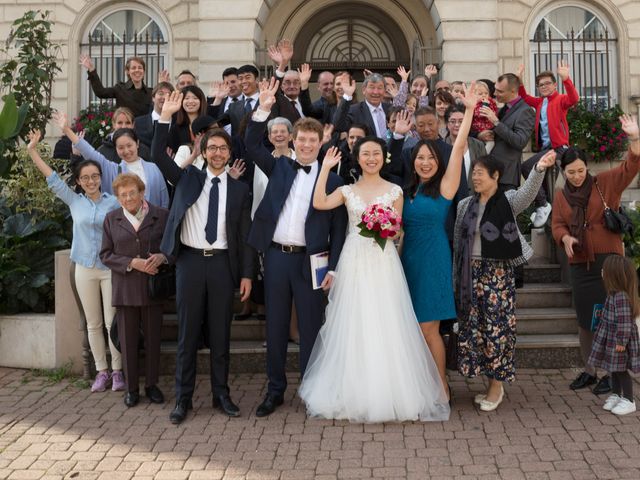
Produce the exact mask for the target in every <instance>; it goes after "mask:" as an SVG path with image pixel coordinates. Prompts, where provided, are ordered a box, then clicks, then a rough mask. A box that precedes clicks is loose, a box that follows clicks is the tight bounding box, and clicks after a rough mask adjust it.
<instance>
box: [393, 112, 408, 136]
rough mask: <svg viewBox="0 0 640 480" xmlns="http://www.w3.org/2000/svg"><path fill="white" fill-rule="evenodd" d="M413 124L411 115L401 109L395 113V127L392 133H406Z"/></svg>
mask: <svg viewBox="0 0 640 480" xmlns="http://www.w3.org/2000/svg"><path fill="white" fill-rule="evenodd" d="M412 126H413V115H412V114H411V113H410V112H408V111H406V110H403V111H401V112H398V114H397V115H396V127H395V129H394V130H393V133H397V134H398V135H406V134H407V133H408V132H409V130H411V127H412Z"/></svg>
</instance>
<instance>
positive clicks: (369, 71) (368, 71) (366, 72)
mask: <svg viewBox="0 0 640 480" xmlns="http://www.w3.org/2000/svg"><path fill="white" fill-rule="evenodd" d="M362 74H363V75H364V78H367V77H368V76H369V75H371V74H373V72H372V71H371V70H369V69H368V68H365V69H364V70H362Z"/></svg>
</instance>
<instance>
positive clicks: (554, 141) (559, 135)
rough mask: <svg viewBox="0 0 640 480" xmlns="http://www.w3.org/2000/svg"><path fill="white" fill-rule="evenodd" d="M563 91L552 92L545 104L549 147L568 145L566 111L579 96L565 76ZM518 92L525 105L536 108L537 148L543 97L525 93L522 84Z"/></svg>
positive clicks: (576, 101)
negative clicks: (549, 139) (549, 140)
mask: <svg viewBox="0 0 640 480" xmlns="http://www.w3.org/2000/svg"><path fill="white" fill-rule="evenodd" d="M562 84H563V85H564V90H565V92H567V93H566V94H565V93H562V94H561V93H558V92H557V91H556V92H554V93H553V94H552V95H550V96H549V97H547V98H549V103H548V105H547V122H548V125H549V137H550V138H551V147H552V148H558V147H561V146H562V145H569V125H568V124H567V111H568V110H569V109H570V108H571V107H573V106H574V105H575V104H576V103H578V100H580V97H579V96H578V92H577V90H576V87H574V86H573V82H572V81H571V79H570V78H567V79H566V80H565V81H564V82H562ZM518 94H519V95H520V96H521V97H522V98H523V100H524V101H525V102H527V105H530V106H531V107H533V108H535V109H536V132H535V134H536V144H538V148H542V145H539V140H538V128H539V127H540V112H541V111H542V102H543V101H544V97H532V96H531V95H529V94H528V93H527V90H526V89H525V88H524V86H523V85H520V88H519V89H518Z"/></svg>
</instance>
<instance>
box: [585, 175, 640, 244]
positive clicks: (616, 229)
mask: <svg viewBox="0 0 640 480" xmlns="http://www.w3.org/2000/svg"><path fill="white" fill-rule="evenodd" d="M594 183H595V184H596V189H597V190H598V194H599V195H600V199H601V200H602V204H603V205H604V226H605V227H607V230H610V231H612V232H613V233H620V234H625V233H628V234H629V235H633V222H632V221H631V219H630V218H629V216H628V215H627V213H626V212H625V211H624V208H622V207H620V209H619V210H618V211H617V212H616V211H615V210H612V209H611V208H610V207H609V205H607V202H605V200H604V195H602V191H601V190H600V187H599V186H598V180H596V179H594Z"/></svg>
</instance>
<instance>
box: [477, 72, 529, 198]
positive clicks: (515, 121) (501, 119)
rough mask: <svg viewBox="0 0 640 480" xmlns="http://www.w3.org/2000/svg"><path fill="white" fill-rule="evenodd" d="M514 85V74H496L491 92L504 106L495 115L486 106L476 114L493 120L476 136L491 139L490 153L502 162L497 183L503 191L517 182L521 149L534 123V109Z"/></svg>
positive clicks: (510, 188) (517, 84)
mask: <svg viewBox="0 0 640 480" xmlns="http://www.w3.org/2000/svg"><path fill="white" fill-rule="evenodd" d="M518 88H520V80H519V79H518V77H517V76H516V75H515V74H513V73H505V74H504V75H500V77H498V81H497V83H496V91H495V95H496V100H497V101H498V103H502V104H504V106H503V107H502V108H501V109H500V111H499V112H498V115H496V114H495V113H494V112H493V110H491V109H490V108H489V107H481V109H480V113H481V114H482V115H484V116H485V117H486V118H487V119H488V120H489V121H490V122H491V123H493V125H494V128H493V130H485V131H484V132H480V133H479V134H478V138H479V139H480V140H483V141H489V140H495V146H494V147H493V150H492V151H491V156H492V157H495V158H496V159H498V161H500V162H502V164H503V165H504V173H503V174H502V175H501V176H500V186H501V187H502V188H503V189H504V190H512V189H515V188H518V186H519V185H520V164H521V162H522V150H523V149H524V147H525V146H526V145H527V143H528V142H529V139H530V138H531V134H532V133H533V128H534V127H535V122H536V114H535V112H534V111H533V109H532V108H531V107H530V106H529V105H527V104H526V103H525V101H524V100H523V99H522V97H520V95H518ZM492 136H493V138H491V137H492Z"/></svg>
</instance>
